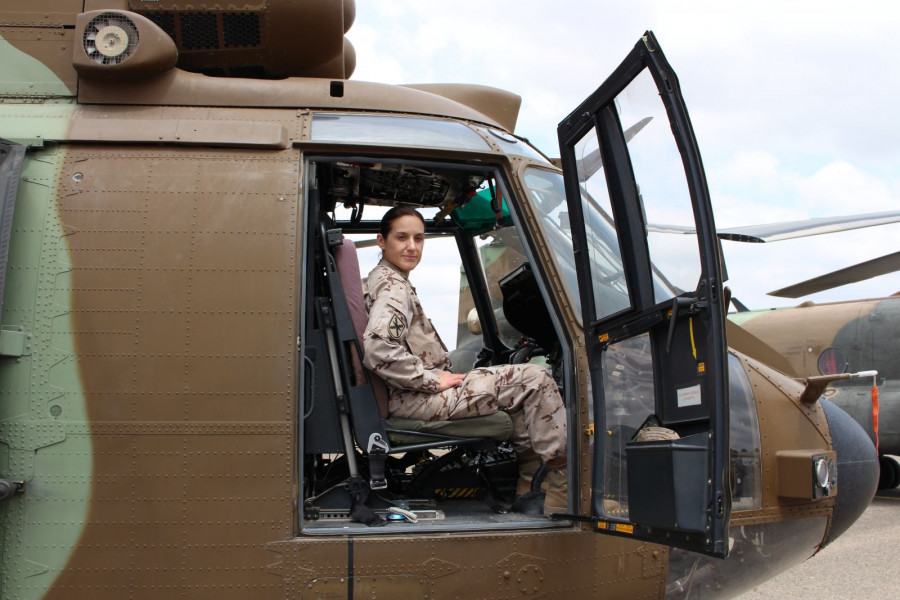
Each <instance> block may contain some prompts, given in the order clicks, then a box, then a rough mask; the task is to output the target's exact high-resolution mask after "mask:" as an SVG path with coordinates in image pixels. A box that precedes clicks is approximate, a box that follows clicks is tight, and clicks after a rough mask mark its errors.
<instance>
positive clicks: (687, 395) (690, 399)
mask: <svg viewBox="0 0 900 600" xmlns="http://www.w3.org/2000/svg"><path fill="white" fill-rule="evenodd" d="M699 405H700V384H697V385H692V386H691V387H686V388H681V389H680V390H678V408H684V407H685V406H699Z"/></svg>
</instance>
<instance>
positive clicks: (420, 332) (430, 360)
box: [363, 206, 567, 513]
mask: <svg viewBox="0 0 900 600" xmlns="http://www.w3.org/2000/svg"><path fill="white" fill-rule="evenodd" d="M377 241H378V246H379V247H380V248H381V250H382V259H381V261H380V262H379V263H378V265H377V266H376V267H375V268H374V269H372V272H371V273H369V277H368V280H367V283H366V286H367V290H366V308H367V309H368V311H369V322H368V325H367V327H366V331H365V334H364V335H363V345H364V354H365V357H364V361H363V362H364V363H365V365H366V367H368V368H369V369H370V370H371V371H373V372H374V373H377V374H378V375H380V376H381V377H382V378H383V379H384V381H385V382H386V383H387V386H388V389H389V390H390V403H389V412H390V415H391V416H392V417H402V418H409V419H420V420H424V421H437V420H447V419H461V418H465V417H476V416H483V415H489V414H493V413H495V412H497V411H500V410H503V411H506V412H507V413H509V415H510V417H511V418H512V421H513V433H512V436H511V438H510V441H511V442H512V444H513V446H514V447H515V449H516V452H517V453H518V455H519V470H520V473H521V474H522V475H523V477H520V485H519V486H518V488H517V493H524V492H526V491H527V488H528V482H529V481H530V476H531V474H533V473H534V472H535V471H536V470H537V468H538V466H539V465H540V463H541V462H543V463H544V464H546V465H547V467H548V470H547V478H546V482H547V495H546V500H545V502H544V512H545V513H550V512H566V508H567V502H566V482H567V476H566V409H565V406H564V405H563V401H562V398H561V397H560V394H559V389H558V388H557V386H556V382H555V381H554V380H553V377H551V376H550V373H549V372H548V371H547V369H545V368H544V367H541V366H539V365H528V364H522V365H499V366H493V367H482V368H478V369H475V370H473V371H470V372H468V373H465V374H457V373H451V372H450V371H449V369H450V358H449V356H448V354H447V347H446V346H444V343H443V342H442V341H441V338H440V337H439V336H438V333H437V331H435V329H434V327H433V326H432V324H431V321H430V320H429V319H428V318H427V317H426V316H425V313H424V311H423V310H422V305H421V304H420V303H419V298H418V296H416V290H415V288H413V286H412V285H411V284H410V282H409V279H408V277H409V272H410V271H412V270H413V269H414V268H416V266H417V265H418V264H419V261H420V260H421V259H422V249H423V246H424V243H425V220H424V219H423V218H422V216H421V215H420V214H419V213H418V212H417V211H416V210H414V209H412V208H409V207H403V206H400V207H395V208H392V209H391V210H389V211H388V212H387V213H386V214H385V215H384V218H383V219H382V221H381V233H379V234H378V238H377Z"/></svg>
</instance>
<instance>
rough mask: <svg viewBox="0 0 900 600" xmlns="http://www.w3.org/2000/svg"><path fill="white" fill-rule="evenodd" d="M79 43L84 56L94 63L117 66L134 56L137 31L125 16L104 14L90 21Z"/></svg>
mask: <svg viewBox="0 0 900 600" xmlns="http://www.w3.org/2000/svg"><path fill="white" fill-rule="evenodd" d="M81 43H82V47H83V48H84V52H85V54H87V56H88V58H90V59H91V60H92V61H94V62H95V63H97V64H100V65H118V64H120V63H122V62H123V61H124V60H126V59H127V58H128V57H129V56H131V55H132V54H134V51H135V49H136V48H137V45H138V30H137V27H136V26H135V24H134V22H133V21H132V20H131V19H129V18H128V17H127V16H125V15H123V14H121V13H110V12H105V13H102V14H100V15H98V16H96V17H94V18H93V19H91V21H90V23H88V25H87V27H85V29H84V35H83V37H82V41H81Z"/></svg>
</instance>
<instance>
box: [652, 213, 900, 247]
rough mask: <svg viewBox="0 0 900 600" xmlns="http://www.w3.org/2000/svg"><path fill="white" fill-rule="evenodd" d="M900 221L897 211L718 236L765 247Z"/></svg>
mask: <svg viewBox="0 0 900 600" xmlns="http://www.w3.org/2000/svg"><path fill="white" fill-rule="evenodd" d="M898 221H900V210H893V211H887V212H880V213H868V214H863V215H849V216H846V217H820V218H818V219H804V220H802V221H785V222H783V223H766V224H761V225H746V226H744V227H732V228H728V229H719V230H718V232H717V234H718V236H719V238H720V239H723V240H730V241H732V242H751V243H757V244H761V243H763V242H780V241H781V240H790V239H793V238H798V237H809V236H813V235H822V234H824V233H835V232H838V231H849V230H851V229H862V228H863V227H874V226H875V225H888V224H890V223H897V222H898ZM647 230H648V231H653V232H655V233H683V234H692V233H694V232H695V230H694V228H693V227H685V226H681V225H660V224H656V223H651V224H649V225H647Z"/></svg>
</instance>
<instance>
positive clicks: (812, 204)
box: [348, 0, 900, 311]
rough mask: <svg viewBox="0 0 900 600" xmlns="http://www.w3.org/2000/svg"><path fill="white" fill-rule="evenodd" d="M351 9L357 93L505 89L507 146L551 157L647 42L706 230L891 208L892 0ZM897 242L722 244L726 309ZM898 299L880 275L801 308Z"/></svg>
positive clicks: (894, 123)
mask: <svg viewBox="0 0 900 600" xmlns="http://www.w3.org/2000/svg"><path fill="white" fill-rule="evenodd" d="M357 10H358V15H357V22H356V25H354V27H353V29H351V31H350V33H349V34H348V37H349V38H350V39H351V40H352V41H353V43H354V44H355V45H356V46H357V50H358V58H359V63H358V64H359V66H358V70H357V75H355V76H354V78H355V79H362V80H371V81H383V82H387V83H411V82H444V81H446V82H470V83H479V84H483V85H493V86H496V87H500V88H503V89H508V90H510V91H512V92H515V93H517V94H519V95H521V96H522V98H523V102H522V109H521V113H520V117H519V123H518V126H517V133H519V134H520V135H524V136H526V137H528V138H529V139H531V140H532V142H534V143H535V145H537V146H538V147H539V148H541V149H542V150H544V151H545V152H547V153H548V154H549V155H551V156H556V155H558V149H557V148H556V145H557V141H556V125H557V123H558V122H559V121H561V120H562V119H563V118H564V117H565V116H566V115H567V114H568V113H569V112H570V111H571V110H572V109H574V108H575V107H576V106H577V105H578V104H579V103H580V102H581V100H583V99H584V98H585V97H586V96H587V95H588V94H590V93H591V92H593V91H594V90H595V89H596V88H597V86H598V85H600V83H601V82H602V81H603V80H604V79H605V78H606V76H607V75H608V74H609V73H610V72H611V71H612V70H613V69H614V68H615V67H616V66H617V65H618V63H619V62H620V61H621V59H623V58H624V57H625V55H626V54H627V53H628V52H629V51H630V49H631V48H632V47H633V46H634V45H635V43H636V42H637V41H638V38H639V37H640V35H641V34H642V33H643V32H644V31H645V30H646V29H652V30H653V31H654V32H655V33H656V35H657V37H658V39H659V41H660V44H661V45H662V47H663V49H664V51H665V53H666V57H667V59H668V60H669V62H670V63H671V64H672V66H673V67H674V69H675V70H676V72H677V73H678V78H679V82H680V84H681V90H682V93H683V95H684V97H685V99H686V102H687V105H688V108H689V111H690V115H691V119H692V122H693V125H694V129H695V132H696V136H697V140H698V142H699V145H700V150H701V154H702V157H703V161H704V164H705V165H706V169H707V178H708V182H709V187H710V192H711V197H712V199H713V207H714V211H715V215H716V220H717V223H719V224H720V225H722V226H735V225H744V224H751V223H766V222H775V221H783V220H794V219H804V218H815V217H822V216H830V215H842V214H858V213H864V212H874V211H883V210H891V209H897V208H898V207H900V173H898V171H897V169H896V165H897V164H898V163H900V144H898V143H897V140H898V139H900V119H897V118H896V117H895V116H894V112H895V111H894V107H893V104H894V98H897V97H900V36H897V35H896V32H895V31H894V30H895V29H896V23H897V17H898V16H900V8H898V6H897V5H896V3H895V2H892V1H885V0H881V1H875V0H857V1H855V2H853V3H846V2H838V1H836V0H818V1H815V2H813V1H812V0H759V1H757V2H753V3H746V2H745V3H734V2H721V1H720V0H691V1H686V2H679V3H672V2H668V1H665V0H639V1H636V2H629V3H611V2H594V1H587V0H583V1H572V0H570V1H568V2H565V3H558V5H552V4H548V3H547V2H546V1H543V0H542V1H537V0H520V1H513V0H492V1H491V2H484V1H483V0H478V1H475V0H456V1H455V2H453V3H444V4H442V3H433V2H430V3H425V2H421V1H420V0H403V1H401V0H393V1H392V2H390V3H386V2H380V3H359V4H358V6H357ZM357 36H359V37H358V38H357ZM898 240H900V225H892V226H887V227H880V228H871V229H866V230H861V231H856V232H846V233H840V234H833V235H827V236H818V237H815V238H807V239H801V240H793V241H785V242H779V243H775V244H763V245H752V246H751V245H742V244H735V243H725V244H724V248H725V255H726V258H727V260H728V266H729V270H730V273H731V277H732V279H731V285H732V287H733V288H734V289H735V292H736V295H737V296H738V297H739V298H742V297H743V298H744V299H745V302H746V303H748V304H750V305H753V306H772V305H785V304H788V305H789V304H795V303H797V302H798V301H793V300H776V299H772V298H770V297H768V296H766V295H765V292H766V291H769V290H771V289H775V288H777V287H781V286H783V285H787V284H790V283H794V282H796V281H798V280H803V279H806V278H809V277H812V276H815V275H819V274H822V273H825V272H827V271H830V270H833V269H836V268H840V267H844V266H848V265H850V264H853V263H855V262H859V261H861V260H866V259H868V258H873V257H875V256H878V255H881V254H887V253H890V252H896V251H897V250H898V247H900V242H898ZM898 290H900V276H898V275H891V276H885V277H880V278H877V279H874V280H871V281H869V282H865V283H860V284H854V285H853V286H847V287H845V288H841V289H839V290H835V291H833V292H828V293H824V294H818V295H816V296H813V299H814V300H816V301H824V300H826V299H828V300H831V299H834V300H837V299H843V298H854V297H860V296H862V295H864V296H880V295H885V294H889V293H892V292H896V291H898ZM426 309H428V310H430V311H432V310H433V309H430V308H429V306H428V305H426Z"/></svg>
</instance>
